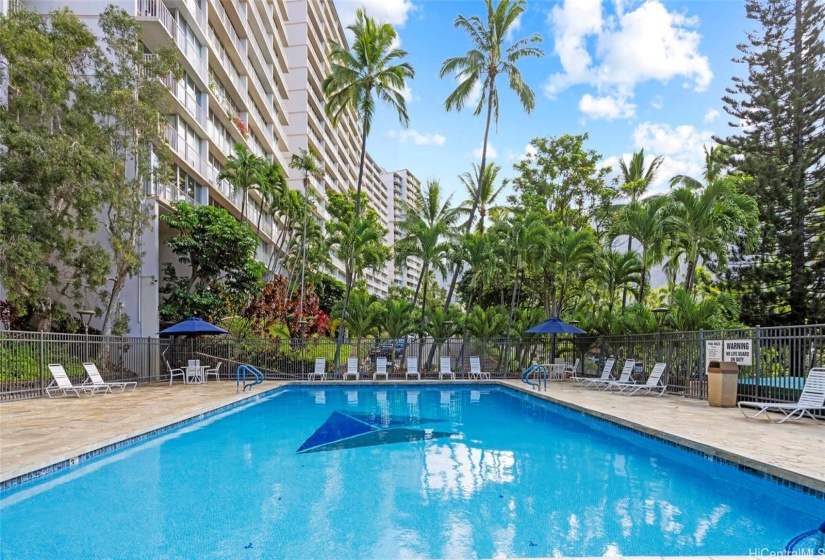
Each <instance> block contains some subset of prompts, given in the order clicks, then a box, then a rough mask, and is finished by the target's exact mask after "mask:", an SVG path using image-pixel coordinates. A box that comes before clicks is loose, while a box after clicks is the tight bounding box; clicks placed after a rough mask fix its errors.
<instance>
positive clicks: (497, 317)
mask: <svg viewBox="0 0 825 560" xmlns="http://www.w3.org/2000/svg"><path fill="white" fill-rule="evenodd" d="M464 327H465V330H466V331H467V332H468V333H469V334H470V336H472V337H474V338H482V339H483V338H495V337H497V336H501V334H502V333H503V332H504V329H506V328H507V316H506V314H505V312H504V310H503V309H501V308H500V307H490V308H487V309H485V308H483V307H481V306H480V305H474V306H473V310H472V312H471V313H470V314H469V315H467V322H466V324H465V325H464Z"/></svg>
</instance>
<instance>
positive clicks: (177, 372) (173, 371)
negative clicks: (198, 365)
mask: <svg viewBox="0 0 825 560" xmlns="http://www.w3.org/2000/svg"><path fill="white" fill-rule="evenodd" d="M164 361H165V362H166V369H167V370H169V385H171V384H172V380H173V379H175V378H176V377H180V380H181V381H183V382H184V383H186V372H185V371H183V368H173V367H172V366H170V365H169V360H164Z"/></svg>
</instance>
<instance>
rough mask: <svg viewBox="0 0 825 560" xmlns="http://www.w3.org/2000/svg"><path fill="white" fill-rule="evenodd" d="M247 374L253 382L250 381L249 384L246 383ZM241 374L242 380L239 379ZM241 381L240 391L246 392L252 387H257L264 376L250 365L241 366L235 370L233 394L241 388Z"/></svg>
mask: <svg viewBox="0 0 825 560" xmlns="http://www.w3.org/2000/svg"><path fill="white" fill-rule="evenodd" d="M247 373H249V374H250V375H252V376H253V377H254V378H255V380H254V381H250V382H249V383H247V382H246V374H247ZM241 374H243V379H241ZM241 381H243V388H241V389H240V391H241V392H243V391H246V390H247V389H249V388H251V387H252V386H253V385H258V384H260V383H263V382H264V374H263V373H261V372H260V370H259V369H258V368H256V367H255V366H253V365H252V364H241V365H239V366H238V367H237V368H236V369H235V392H238V388H239V387H240V386H241Z"/></svg>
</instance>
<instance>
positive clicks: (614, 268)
mask: <svg viewBox="0 0 825 560" xmlns="http://www.w3.org/2000/svg"><path fill="white" fill-rule="evenodd" d="M592 270H593V277H594V278H595V279H596V280H597V282H598V283H599V285H600V286H601V288H602V290H603V291H604V292H605V293H606V294H607V300H608V304H607V310H608V312H609V313H612V312H613V304H614V301H615V299H616V297H617V295H618V291H619V290H623V289H625V288H628V287H630V286H631V285H633V284H638V283H639V282H640V280H639V275H640V274H641V270H642V266H641V263H640V262H639V256H638V255H637V254H636V253H623V252H621V251H614V250H613V249H611V248H610V247H606V248H603V249H602V250H601V251H600V252H599V253H597V254H596V255H595V257H594V259H593V267H592Z"/></svg>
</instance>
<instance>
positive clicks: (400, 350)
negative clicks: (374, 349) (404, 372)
mask: <svg viewBox="0 0 825 560" xmlns="http://www.w3.org/2000/svg"><path fill="white" fill-rule="evenodd" d="M404 342H405V341H404V339H403V338H399V339H398V340H396V341H395V342H393V341H391V340H388V341H387V342H384V343H383V344H382V345H381V355H382V356H386V357H387V358H392V355H393V350H394V351H395V357H396V358H400V357H401V356H402V355H403V354H404Z"/></svg>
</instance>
